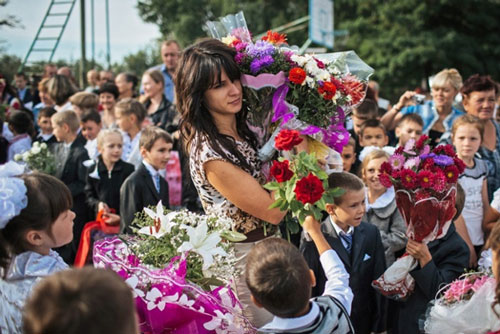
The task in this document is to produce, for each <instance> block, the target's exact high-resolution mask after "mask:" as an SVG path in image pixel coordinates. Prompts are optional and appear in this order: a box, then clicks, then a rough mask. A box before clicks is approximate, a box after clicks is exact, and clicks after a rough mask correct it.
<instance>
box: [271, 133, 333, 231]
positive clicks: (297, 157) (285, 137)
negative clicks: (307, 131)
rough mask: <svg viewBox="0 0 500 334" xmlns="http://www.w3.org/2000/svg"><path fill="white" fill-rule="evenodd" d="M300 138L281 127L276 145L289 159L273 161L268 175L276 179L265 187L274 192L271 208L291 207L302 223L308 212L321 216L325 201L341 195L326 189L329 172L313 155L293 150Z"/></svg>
mask: <svg viewBox="0 0 500 334" xmlns="http://www.w3.org/2000/svg"><path fill="white" fill-rule="evenodd" d="M301 141H302V138H300V137H299V132H298V131H296V130H286V129H285V130H281V131H280V132H279V133H278V135H277V136H276V138H275V146H276V148H277V149H279V150H281V151H289V152H288V154H287V155H288V156H289V159H285V158H284V157H280V158H279V159H278V160H275V161H273V166H272V167H271V177H272V178H273V179H274V180H275V181H271V182H268V183H267V184H265V185H264V187H265V188H266V189H268V190H271V191H274V198H275V202H274V203H273V204H272V205H271V208H280V209H281V210H283V211H285V210H290V211H291V212H292V215H293V217H295V218H297V219H298V220H299V222H303V221H304V219H305V217H306V216H308V215H314V217H315V218H316V219H317V220H320V219H321V215H322V211H324V210H325V205H326V203H332V202H333V198H334V197H337V196H340V195H341V194H342V192H343V190H341V189H329V188H328V174H327V173H326V172H325V171H324V170H323V169H322V168H321V166H320V165H319V164H318V159H317V158H316V157H315V155H314V154H308V153H306V152H300V153H297V152H296V146H297V145H298V144H300V142H301Z"/></svg>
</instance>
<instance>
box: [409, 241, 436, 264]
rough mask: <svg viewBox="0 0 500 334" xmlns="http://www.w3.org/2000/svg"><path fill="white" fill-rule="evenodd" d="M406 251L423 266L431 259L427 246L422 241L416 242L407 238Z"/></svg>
mask: <svg viewBox="0 0 500 334" xmlns="http://www.w3.org/2000/svg"><path fill="white" fill-rule="evenodd" d="M406 252H407V253H408V254H410V255H411V256H413V257H414V258H415V259H417V260H418V262H419V264H420V267H424V266H425V265H426V264H427V263H429V262H430V261H431V260H432V255H431V253H430V252H429V248H428V247H427V245H426V244H424V243H423V242H416V241H415V240H411V239H408V243H407V244H406Z"/></svg>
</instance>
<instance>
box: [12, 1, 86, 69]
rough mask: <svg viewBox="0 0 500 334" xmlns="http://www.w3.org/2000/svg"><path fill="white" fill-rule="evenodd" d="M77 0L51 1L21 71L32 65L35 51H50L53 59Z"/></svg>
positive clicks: (50, 59)
mask: <svg viewBox="0 0 500 334" xmlns="http://www.w3.org/2000/svg"><path fill="white" fill-rule="evenodd" d="M76 1H77V0H51V1H50V4H49V9H47V13H46V14H45V17H44V18H43V20H42V24H41V25H40V28H38V32H37V33H36V36H35V39H34V40H33V43H31V46H30V48H29V50H28V53H27V54H26V56H25V57H24V60H23V63H22V64H21V67H20V68H19V71H22V70H23V69H24V67H25V66H27V65H28V66H29V65H31V62H30V61H29V60H30V56H32V55H33V53H50V57H49V59H48V61H49V62H51V61H52V57H53V56H54V53H55V52H56V49H57V46H58V45H59V41H60V40H61V37H62V34H63V32H64V28H66V24H67V23H68V20H69V17H70V15H71V11H72V10H73V7H74V6H75V3H76ZM44 43H45V44H44Z"/></svg>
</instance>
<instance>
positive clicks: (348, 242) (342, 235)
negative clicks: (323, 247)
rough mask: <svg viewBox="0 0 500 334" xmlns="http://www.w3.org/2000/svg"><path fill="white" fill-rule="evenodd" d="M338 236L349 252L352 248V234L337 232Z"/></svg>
mask: <svg viewBox="0 0 500 334" xmlns="http://www.w3.org/2000/svg"><path fill="white" fill-rule="evenodd" d="M339 236H340V238H341V239H342V240H343V241H344V243H345V244H344V247H345V250H346V251H347V253H349V254H351V248H352V234H347V233H345V232H342V231H341V232H340V233H339Z"/></svg>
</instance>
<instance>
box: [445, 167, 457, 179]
mask: <svg viewBox="0 0 500 334" xmlns="http://www.w3.org/2000/svg"><path fill="white" fill-rule="evenodd" d="M444 175H445V176H446V181H447V182H448V183H455V182H457V180H458V176H459V175H460V171H459V170H458V167H457V166H455V165H451V166H448V167H446V168H445V169H444Z"/></svg>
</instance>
